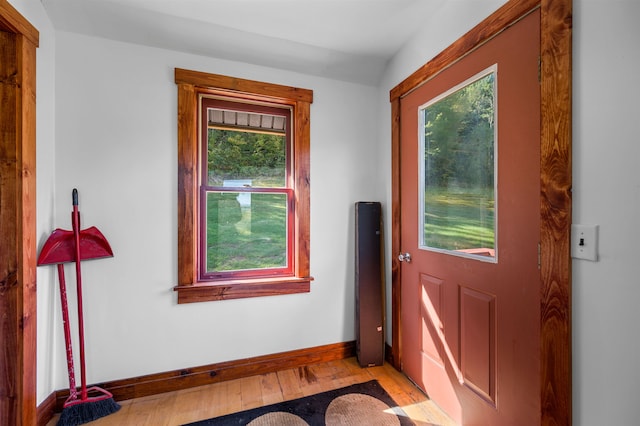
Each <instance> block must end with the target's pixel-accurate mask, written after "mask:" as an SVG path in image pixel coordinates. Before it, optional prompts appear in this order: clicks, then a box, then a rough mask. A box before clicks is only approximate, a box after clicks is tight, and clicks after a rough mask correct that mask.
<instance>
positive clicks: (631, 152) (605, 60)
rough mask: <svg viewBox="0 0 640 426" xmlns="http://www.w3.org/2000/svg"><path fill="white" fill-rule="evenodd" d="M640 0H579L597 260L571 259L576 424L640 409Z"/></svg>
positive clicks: (579, 91)
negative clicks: (639, 246)
mask: <svg viewBox="0 0 640 426" xmlns="http://www.w3.org/2000/svg"><path fill="white" fill-rule="evenodd" d="M638 18H640V2H638V1H636V0H624V1H620V0H616V1H610V0H574V33H573V35H574V52H573V53H574V56H573V84H574V86H573V93H574V95H573V117H574V118H573V120H574V121H573V207H574V213H573V222H574V223H585V224H598V225H600V260H599V261H598V262H596V263H593V262H588V261H584V260H575V261H574V262H573V342H574V346H573V389H574V395H573V396H574V408H575V415H574V420H575V421H574V424H577V425H585V426H588V425H601V424H611V425H614V424H615V425H630V424H637V423H638V418H639V417H640V404H638V394H640V370H638V368H637V363H638V359H640V340H639V339H638V336H639V335H638V331H637V330H638V327H637V324H638V323H639V322H640V309H638V301H640V279H639V278H638V276H639V275H640V266H639V265H640V263H639V262H638V260H637V256H636V254H637V242H638V241H640V231H639V229H640V228H638V225H637V222H638V219H640V175H639V174H638V164H639V163H640V136H639V135H640V120H639V119H638V115H639V114H640V107H639V104H638V101H639V99H640V88H639V86H638V70H639V69H640V49H639V48H638V41H639V40H640V27H638V24H637V20H638Z"/></svg>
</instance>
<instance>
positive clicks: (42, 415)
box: [36, 391, 56, 426]
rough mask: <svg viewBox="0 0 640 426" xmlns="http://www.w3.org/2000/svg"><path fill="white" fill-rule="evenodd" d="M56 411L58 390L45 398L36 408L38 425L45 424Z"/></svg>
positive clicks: (42, 425) (43, 425)
mask: <svg viewBox="0 0 640 426" xmlns="http://www.w3.org/2000/svg"><path fill="white" fill-rule="evenodd" d="M55 411H56V392H55V391H54V392H51V394H50V395H49V396H48V397H47V398H46V399H45V400H44V401H42V403H41V404H40V405H38V408H37V410H36V419H37V420H36V421H37V425H38V426H45V425H46V424H47V423H49V420H51V418H52V417H53V415H54V413H55Z"/></svg>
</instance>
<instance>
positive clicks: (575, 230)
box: [571, 225, 598, 262]
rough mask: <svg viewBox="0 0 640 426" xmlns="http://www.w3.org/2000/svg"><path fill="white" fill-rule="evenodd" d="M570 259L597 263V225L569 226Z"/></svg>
mask: <svg viewBox="0 0 640 426" xmlns="http://www.w3.org/2000/svg"><path fill="white" fill-rule="evenodd" d="M571 257H573V258H574V259H586V260H591V261H593V262H597V261H598V225H571Z"/></svg>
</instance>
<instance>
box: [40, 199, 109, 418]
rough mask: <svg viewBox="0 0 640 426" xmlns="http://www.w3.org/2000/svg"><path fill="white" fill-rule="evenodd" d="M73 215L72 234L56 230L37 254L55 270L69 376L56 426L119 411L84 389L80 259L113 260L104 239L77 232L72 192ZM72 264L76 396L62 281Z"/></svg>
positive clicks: (102, 393) (97, 392) (99, 393)
mask: <svg viewBox="0 0 640 426" xmlns="http://www.w3.org/2000/svg"><path fill="white" fill-rule="evenodd" d="M72 198H73V212H72V213H71V223H72V226H73V231H65V230H62V229H56V230H54V231H53V233H52V234H51V235H50V236H49V238H48V239H47V241H46V242H45V244H44V246H43V247H42V250H41V252H40V257H39V259H38V265H44V264H51V263H56V264H57V266H58V280H59V283H60V301H61V304H62V322H63V327H64V338H65V345H66V355H67V370H68V374H69V398H67V400H66V401H65V403H64V408H63V410H62V414H61V415H60V419H59V420H58V426H76V425H81V424H84V423H87V422H90V421H93V420H96V419H99V418H101V417H104V416H107V415H109V414H111V413H114V412H116V411H118V410H119V409H120V405H118V404H117V403H116V402H115V401H114V400H113V395H112V394H111V393H110V392H108V391H106V390H104V389H101V388H99V387H97V386H93V387H91V388H89V389H87V381H86V373H85V351H84V319H83V312H82V274H81V270H80V260H81V259H85V260H86V259H96V258H101V257H107V256H113V252H112V251H111V247H110V246H109V243H108V242H107V240H106V238H105V237H104V235H102V233H101V232H100V231H98V229H97V228H95V227H91V228H89V229H85V230H80V212H79V211H78V191H77V190H76V189H75V188H74V189H73V194H72ZM70 261H73V262H75V263H76V291H77V299H78V301H77V303H78V335H79V346H80V378H81V386H80V392H78V390H77V389H76V383H75V373H74V366H73V352H72V347H71V332H70V327H69V308H68V304H67V290H66V284H65V278H64V265H63V263H64V262H70Z"/></svg>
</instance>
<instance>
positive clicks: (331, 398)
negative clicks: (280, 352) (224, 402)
mask: <svg viewBox="0 0 640 426" xmlns="http://www.w3.org/2000/svg"><path fill="white" fill-rule="evenodd" d="M205 425H215V426H231V425H234V426H238V425H248V426H267V425H269V426H307V425H309V426H334V425H335V426H337V425H341V426H363V425H366V426H378V425H379V426H392V425H398V426H414V425H415V423H413V422H412V421H411V420H410V419H409V418H408V417H407V416H406V414H405V413H404V411H402V409H401V408H400V407H398V406H397V405H396V403H395V402H394V400H393V399H392V398H391V397H390V396H389V394H387V392H386V391H385V390H384V389H383V388H382V386H380V384H379V383H378V382H377V381H376V380H371V381H369V382H365V383H360V384H357V385H351V386H347V387H344V388H341V389H335V390H332V391H328V392H323V393H319V394H317V395H311V396H307V397H304V398H299V399H294V400H292V401H285V402H280V403H278V404H273V405H268V406H266V407H259V408H254V409H252V410H247V411H241V412H239V413H234V414H228V415H225V416H221V417H214V418H212V419H208V420H201V421H198V422H194V423H189V425H188V426H205Z"/></svg>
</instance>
